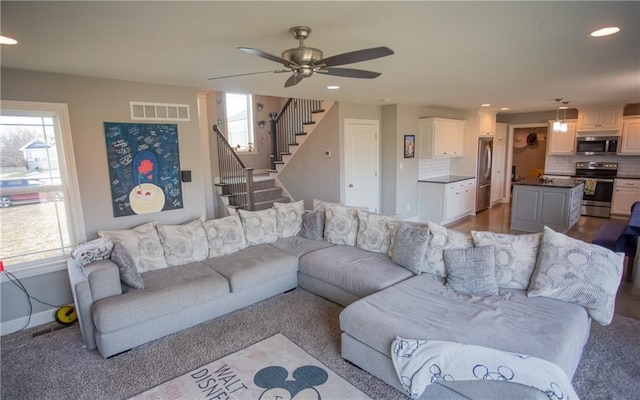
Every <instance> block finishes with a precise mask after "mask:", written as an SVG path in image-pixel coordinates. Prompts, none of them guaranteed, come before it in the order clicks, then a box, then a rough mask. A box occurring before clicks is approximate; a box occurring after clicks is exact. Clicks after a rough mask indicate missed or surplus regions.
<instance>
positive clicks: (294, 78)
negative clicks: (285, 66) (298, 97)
mask: <svg viewBox="0 0 640 400" xmlns="http://www.w3.org/2000/svg"><path fill="white" fill-rule="evenodd" d="M303 79H304V76H302V75H291V76H290V77H289V79H287V81H286V82H285V83H284V87H291V86H295V85H297V84H298V83H300V82H302V80H303Z"/></svg>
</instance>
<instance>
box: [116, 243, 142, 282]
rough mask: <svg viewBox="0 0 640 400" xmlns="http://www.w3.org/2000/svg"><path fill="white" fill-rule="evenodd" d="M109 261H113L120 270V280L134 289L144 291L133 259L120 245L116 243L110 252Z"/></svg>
mask: <svg viewBox="0 0 640 400" xmlns="http://www.w3.org/2000/svg"><path fill="white" fill-rule="evenodd" d="M111 261H113V262H114V263H115V264H116V265H117V266H118V269H119V270H120V280H121V281H122V282H124V283H126V284H127V285H129V286H131V287H132V288H134V289H144V281H143V280H142V276H141V275H140V272H138V269H137V268H136V265H135V264H134V262H133V258H131V255H129V253H128V252H127V249H125V248H124V246H122V245H121V244H120V243H116V244H114V246H113V251H111Z"/></svg>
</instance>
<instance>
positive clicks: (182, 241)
mask: <svg viewBox="0 0 640 400" xmlns="http://www.w3.org/2000/svg"><path fill="white" fill-rule="evenodd" d="M158 236H160V241H161V242H162V248H163V249H164V256H165V258H166V259H167V264H169V266H175V265H183V264H187V263H190V262H192V261H201V260H204V259H205V258H207V256H208V255H209V243H208V242H207V234H206V233H205V231H204V228H203V227H202V218H199V219H196V220H195V221H191V222H187V223H186V224H182V225H158Z"/></svg>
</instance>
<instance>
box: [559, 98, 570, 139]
mask: <svg viewBox="0 0 640 400" xmlns="http://www.w3.org/2000/svg"><path fill="white" fill-rule="evenodd" d="M562 104H564V106H562V107H560V108H562V110H563V116H562V122H561V123H560V132H566V131H568V130H569V125H568V124H567V108H569V107H567V104H569V102H568V101H563V102H562Z"/></svg>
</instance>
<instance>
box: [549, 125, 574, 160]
mask: <svg viewBox="0 0 640 400" xmlns="http://www.w3.org/2000/svg"><path fill="white" fill-rule="evenodd" d="M547 154H549V155H565V156H567V155H574V154H576V122H575V121H567V131H566V132H554V131H553V121H549V133H548V134H547Z"/></svg>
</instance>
